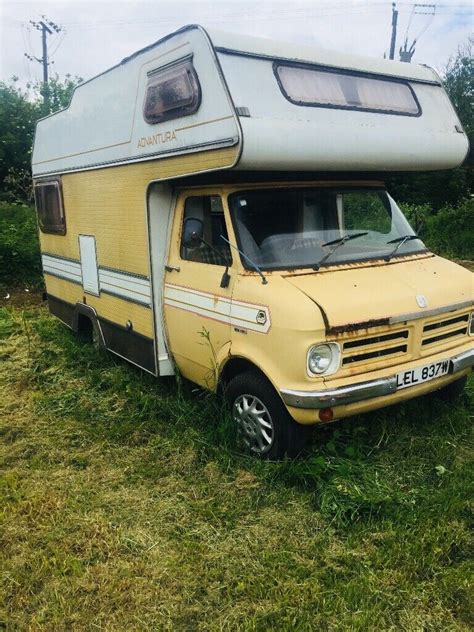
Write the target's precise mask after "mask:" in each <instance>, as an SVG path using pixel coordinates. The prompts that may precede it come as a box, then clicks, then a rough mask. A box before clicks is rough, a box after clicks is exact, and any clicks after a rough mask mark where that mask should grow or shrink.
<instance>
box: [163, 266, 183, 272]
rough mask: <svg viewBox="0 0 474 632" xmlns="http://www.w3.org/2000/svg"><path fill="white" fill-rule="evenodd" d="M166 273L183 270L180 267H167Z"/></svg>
mask: <svg viewBox="0 0 474 632" xmlns="http://www.w3.org/2000/svg"><path fill="white" fill-rule="evenodd" d="M165 270H166V272H179V271H180V270H181V268H179V267H178V266H165Z"/></svg>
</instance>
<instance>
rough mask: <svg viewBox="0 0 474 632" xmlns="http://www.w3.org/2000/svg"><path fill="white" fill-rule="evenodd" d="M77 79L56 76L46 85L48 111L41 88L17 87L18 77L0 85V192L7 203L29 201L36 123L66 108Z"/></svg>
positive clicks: (32, 85)
mask: <svg viewBox="0 0 474 632" xmlns="http://www.w3.org/2000/svg"><path fill="white" fill-rule="evenodd" d="M81 81H82V79H81V78H80V77H71V76H70V75H66V77H65V78H64V79H60V78H59V76H58V75H56V76H55V77H53V78H52V79H51V80H50V82H49V102H50V108H49V109H48V108H47V106H45V104H44V101H43V90H44V88H43V86H42V84H40V83H29V84H27V86H26V89H22V88H21V87H20V86H19V85H18V77H12V78H11V79H10V81H8V82H4V81H1V82H0V190H1V191H2V194H1V195H2V197H3V198H4V199H7V200H15V199H20V200H29V199H31V171H30V163H31V151H32V145H33V137H34V131H35V125H36V121H37V120H38V119H40V118H42V117H43V116H46V115H48V114H49V113H50V112H55V111H57V110H60V109H62V108H64V107H66V106H67V105H68V104H69V102H70V100H71V96H72V92H73V90H74V88H75V86H76V85H77V84H78V83H80V82H81Z"/></svg>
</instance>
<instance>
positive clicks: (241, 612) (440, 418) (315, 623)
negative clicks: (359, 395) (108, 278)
mask: <svg viewBox="0 0 474 632" xmlns="http://www.w3.org/2000/svg"><path fill="white" fill-rule="evenodd" d="M0 336H2V338H3V341H2V346H1V350H0V360H1V362H0V378H1V386H0V388H1V396H0V433H1V437H2V442H1V444H0V464H1V468H2V479H1V480H2V483H1V489H0V494H1V507H2V511H3V527H2V529H3V530H2V535H1V541H0V551H1V552H0V555H1V556H2V558H3V559H2V561H1V566H2V569H3V575H2V577H3V585H2V590H3V604H4V607H3V608H4V609H3V614H2V615H0V620H3V622H4V624H5V626H6V627H7V628H9V629H39V630H41V629H44V630H49V629H51V630H53V629H54V630H56V629H87V630H90V629H97V628H99V629H135V630H149V629H163V630H236V629H240V630H293V629H297V630H314V629H321V630H332V629H337V630H390V629H393V630H407V631H410V632H411V631H412V630H468V629H470V628H471V626H472V623H473V619H472V612H471V609H470V601H469V588H470V578H471V576H472V564H471V557H470V546H471V544H472V540H471V536H470V533H469V504H470V501H471V499H472V480H473V479H472V443H470V441H471V439H472V430H471V418H470V413H471V407H470V403H471V402H472V395H473V393H472V390H473V389H472V386H473V384H472V381H471V382H470V387H469V390H468V392H467V394H466V396H465V397H464V398H463V399H460V400H459V401H458V402H456V403H455V404H454V405H447V404H444V403H441V402H440V401H438V400H437V399H435V398H434V397H428V398H423V399H420V400H418V401H413V402H410V403H408V404H405V405H403V406H397V407H393V408H390V409H387V410H385V411H379V412H377V413H374V414H371V415H366V416H362V417H358V418H356V419H353V420H351V421H346V422H344V423H336V424H333V425H332V426H327V427H326V428H320V429H317V430H315V432H314V437H313V446H312V449H311V452H310V454H309V455H308V457H307V458H306V459H303V460H300V461H295V462H289V461H287V462H283V463H279V464H271V463H263V462H259V461H256V460H254V459H250V458H247V457H246V456H244V455H243V454H240V453H239V452H238V451H237V450H236V449H235V447H234V442H233V432H232V427H231V426H230V424H229V421H228V419H227V418H226V415H225V413H224V411H223V410H222V407H221V404H220V402H219V401H218V400H217V399H215V398H213V397H212V396H209V395H204V394H203V393H201V392H199V391H197V390H195V389H194V388H193V387H191V386H190V385H188V384H187V383H183V382H178V383H176V382H175V381H174V380H172V379H170V380H168V381H159V380H155V379H153V378H152V377H150V376H147V375H146V374H144V373H142V372H140V371H139V370H136V369H134V368H133V367H130V366H127V365H126V364H125V363H123V362H121V361H119V360H115V359H114V358H113V357H112V356H110V355H105V354H103V353H101V352H99V351H97V350H96V349H95V348H94V347H93V346H92V345H90V344H85V343H83V342H81V341H80V340H78V339H77V338H75V337H74V336H73V335H72V334H71V333H70V332H69V331H68V330H67V329H66V328H64V327H63V326H62V325H61V324H59V323H58V322H56V321H55V320H53V319H52V318H51V317H49V316H48V315H47V314H46V313H45V312H44V310H43V309H40V308H28V309H26V310H21V309H13V308H9V309H3V310H2V311H1V313H0Z"/></svg>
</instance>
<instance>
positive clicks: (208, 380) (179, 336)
mask: <svg viewBox="0 0 474 632" xmlns="http://www.w3.org/2000/svg"><path fill="white" fill-rule="evenodd" d="M221 235H223V236H224V237H225V238H226V239H228V232H227V226H226V217H225V214H224V209H223V205H222V199H221V196H220V195H219V194H218V193H209V191H208V190H207V191H206V192H205V193H204V192H202V191H199V190H198V191H195V192H190V191H187V192H183V193H181V194H180V195H179V197H178V199H177V205H176V213H175V219H174V225H173V229H172V234H171V245H170V252H169V257H168V265H167V266H166V270H167V271H166V274H165V285H164V301H163V303H164V318H165V326H166V329H167V334H168V344H169V347H170V351H171V353H172V355H173V357H174V361H175V362H176V365H177V366H178V368H179V370H180V371H181V373H182V374H183V375H184V376H185V377H186V378H188V379H190V380H192V381H193V382H196V383H198V384H200V385H202V386H205V387H206V388H210V389H212V388H214V386H215V382H216V377H217V366H218V364H219V362H220V361H221V360H222V358H223V357H224V356H225V354H226V353H228V352H229V350H230V337H231V326H230V308H231V297H232V288H233V283H234V279H235V276H236V275H235V273H234V272H233V270H232V252H231V249H230V246H229V245H228V244H227V243H226V242H225V241H224V240H223V239H222V238H221ZM227 266H228V267H229V275H230V279H226V278H225V275H224V273H225V271H226V269H227ZM223 277H224V280H223ZM221 285H224V286H226V287H221Z"/></svg>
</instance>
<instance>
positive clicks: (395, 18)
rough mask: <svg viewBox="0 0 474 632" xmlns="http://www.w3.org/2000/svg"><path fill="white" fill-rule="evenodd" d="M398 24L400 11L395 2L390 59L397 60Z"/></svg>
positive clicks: (393, 3) (393, 5) (393, 4)
mask: <svg viewBox="0 0 474 632" xmlns="http://www.w3.org/2000/svg"><path fill="white" fill-rule="evenodd" d="M397 22H398V11H397V5H396V4H395V2H392V38H391V40H390V55H389V59H395V43H396V41H397Z"/></svg>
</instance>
